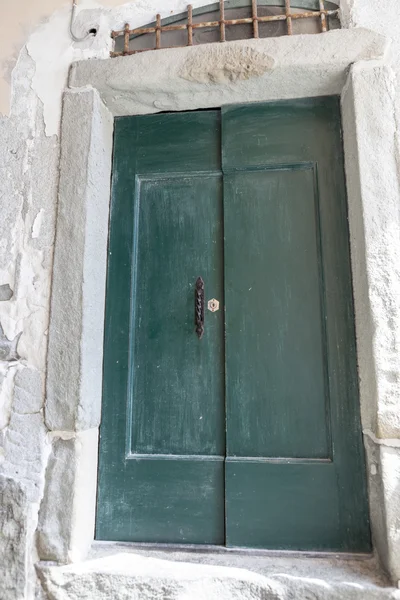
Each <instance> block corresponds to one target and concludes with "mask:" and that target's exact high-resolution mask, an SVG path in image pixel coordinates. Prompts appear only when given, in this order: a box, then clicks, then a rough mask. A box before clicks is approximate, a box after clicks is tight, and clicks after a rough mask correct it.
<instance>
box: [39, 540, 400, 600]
mask: <svg viewBox="0 0 400 600" xmlns="http://www.w3.org/2000/svg"><path fill="white" fill-rule="evenodd" d="M40 571H41V574H42V580H43V581H44V582H45V588H46V589H47V591H48V593H49V597H50V598H52V599H54V600H64V599H66V598H67V596H66V595H65V593H66V590H68V598H69V599H71V600H73V599H75V598H77V599H78V598H79V599H80V600H89V599H92V598H96V599H98V600H103V599H104V600H105V599H106V598H107V599H108V598H110V597H113V598H115V599H118V600H128V599H129V600H136V599H137V600H139V599H140V600H155V599H160V600H161V599H168V600H214V599H215V600H228V599H229V600H236V599H237V600H239V599H240V600H256V599H260V600H311V599H312V600H342V599H343V598H346V599H347V600H381V599H382V600H384V599H387V600H389V599H390V600H398V599H399V598H400V590H395V589H394V588H390V587H388V586H387V584H386V582H385V581H384V580H382V577H381V576H380V575H379V573H378V570H377V565H376V563H375V560H374V559H373V558H372V557H366V558H358V559H354V558H353V559H351V558H347V559H345V558H340V556H336V557H332V556H330V557H325V558H322V557H301V556H300V555H297V556H296V555H295V554H294V553H292V554H291V553H286V554H285V553H281V554H279V553H277V554H274V553H270V554H263V553H257V552H252V553H246V552H239V551H231V552H200V551H195V550H192V551H184V550H179V551H177V550H175V551H171V550H156V549H153V550H151V549H138V548H134V547H132V546H129V545H128V544H101V543H99V544H96V545H95V546H94V548H93V551H92V553H91V555H90V556H89V558H88V560H87V561H85V562H84V563H81V564H80V565H68V566H47V565H45V564H41V565H40Z"/></svg>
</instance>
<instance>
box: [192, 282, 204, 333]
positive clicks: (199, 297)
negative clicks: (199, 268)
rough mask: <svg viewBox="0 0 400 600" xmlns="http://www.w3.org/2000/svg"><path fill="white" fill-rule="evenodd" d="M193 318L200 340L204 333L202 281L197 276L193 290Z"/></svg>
mask: <svg viewBox="0 0 400 600" xmlns="http://www.w3.org/2000/svg"><path fill="white" fill-rule="evenodd" d="M194 318H195V324H196V333H197V337H198V338H199V340H201V338H202V337H203V334H204V281H203V280H202V278H201V277H198V278H197V280H196V286H195V291H194Z"/></svg>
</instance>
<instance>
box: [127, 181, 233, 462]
mask: <svg viewBox="0 0 400 600" xmlns="http://www.w3.org/2000/svg"><path fill="white" fill-rule="evenodd" d="M136 219H137V221H136V222H135V231H136V238H137V244H135V259H134V262H133V270H134V280H135V285H134V291H133V310H132V313H133V327H132V337H133V345H134V346H133V347H134V350H133V356H132V359H133V365H132V412H131V452H132V453H133V454H135V453H138V454H146V453H150V454H202V455H220V456H222V455H224V454H225V407H224V402H223V397H224V370H223V364H224V358H223V343H224V338H223V311H219V312H216V313H215V314H212V313H211V312H210V313H208V314H207V319H206V322H205V333H204V336H203V337H202V339H201V340H199V339H198V338H197V337H196V335H195V331H194V310H195V307H194V301H195V284H196V279H197V277H198V276H201V277H202V278H203V280H204V285H205V294H206V296H207V297H209V298H214V297H215V298H220V299H221V302H222V300H223V297H222V294H223V290H222V285H223V278H222V268H223V265H222V256H223V249H222V181H221V175H218V174H216V175H192V176H182V175H174V176H172V177H168V178H167V177H164V176H162V177H153V178H146V179H140V180H139V182H138V186H137V200H136Z"/></svg>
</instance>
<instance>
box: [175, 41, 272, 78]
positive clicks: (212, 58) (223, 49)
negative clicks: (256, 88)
mask: <svg viewBox="0 0 400 600" xmlns="http://www.w3.org/2000/svg"><path fill="white" fill-rule="evenodd" d="M274 65H275V59H274V58H273V57H272V56H268V55H267V54H265V53H262V52H259V51H258V50H257V49H256V48H251V47H249V46H236V47H234V48H231V47H230V46H229V45H228V46H226V45H224V46H215V45H214V46H210V47H209V49H208V51H207V52H205V53H202V52H195V53H191V54H190V55H189V56H188V57H187V59H186V60H185V62H184V64H183V67H182V70H181V72H180V73H179V76H180V77H182V79H187V80H188V81H196V82H197V83H229V82H230V81H238V80H240V79H250V78H251V77H261V75H264V73H265V72H266V71H271V70H272V69H273V68H274Z"/></svg>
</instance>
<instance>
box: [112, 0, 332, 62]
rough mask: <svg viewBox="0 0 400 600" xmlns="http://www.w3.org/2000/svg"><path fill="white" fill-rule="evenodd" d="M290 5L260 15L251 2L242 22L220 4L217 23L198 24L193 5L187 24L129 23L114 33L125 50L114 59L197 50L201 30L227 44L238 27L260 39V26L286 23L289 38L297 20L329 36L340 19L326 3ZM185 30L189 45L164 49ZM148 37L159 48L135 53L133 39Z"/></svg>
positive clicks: (320, 0) (158, 18)
mask: <svg viewBox="0 0 400 600" xmlns="http://www.w3.org/2000/svg"><path fill="white" fill-rule="evenodd" d="M290 1H291V0H284V8H283V10H282V14H271V15H260V14H259V10H258V8H259V7H258V4H257V0H251V16H249V17H244V18H238V19H226V18H225V1H224V0H219V19H218V20H214V21H202V22H195V21H194V19H193V7H192V5H189V6H188V7H187V18H186V20H187V23H180V24H166V25H162V23H161V16H160V15H159V14H158V15H157V16H156V22H155V24H154V25H152V26H149V27H138V28H136V29H130V26H129V23H126V24H125V27H124V29H122V30H120V31H112V32H111V36H112V37H113V39H114V40H115V42H116V46H118V45H119V46H120V47H121V50H118V51H116V49H114V51H113V52H111V56H112V57H115V56H129V55H131V54H137V53H139V52H147V51H149V50H160V49H161V48H182V47H184V46H193V33H194V31H196V30H200V29H208V30H209V29H212V28H214V29H216V30H219V42H225V41H226V28H227V27H232V26H237V25H250V26H252V38H253V39H258V38H259V37H260V35H259V26H260V24H263V23H274V22H275V23H276V22H284V23H285V24H286V31H285V34H286V35H293V22H294V21H296V20H297V19H313V20H314V21H315V20H317V21H319V24H320V32H321V33H325V32H326V31H328V17H338V15H339V9H333V10H328V9H326V8H325V0H318V4H319V9H318V10H304V11H293V10H292V8H291V5H290ZM185 30H186V36H185V38H186V39H185V42H186V43H182V44H180V45H175V46H162V44H161V35H162V33H165V32H171V31H185ZM147 34H153V35H155V46H153V47H152V48H139V49H131V45H130V42H131V39H132V38H135V37H137V36H142V35H147ZM121 42H122V43H121ZM122 44H123V45H122Z"/></svg>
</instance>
